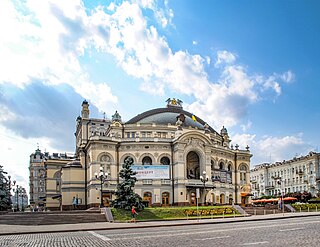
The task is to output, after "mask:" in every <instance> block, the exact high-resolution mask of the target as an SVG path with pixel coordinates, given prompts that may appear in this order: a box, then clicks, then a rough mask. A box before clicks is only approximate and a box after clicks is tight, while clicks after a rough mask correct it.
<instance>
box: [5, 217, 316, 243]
mask: <svg viewBox="0 0 320 247" xmlns="http://www.w3.org/2000/svg"><path fill="white" fill-rule="evenodd" d="M137 224H139V223H137ZM319 232H320V216H314V217H307V218H296V219H280V220H268V221H255V222H237V223H222V224H203V225H189V226H179V227H153V228H132V229H122V230H107V231H106V230H101V231H83V232H67V233H50V234H49V233H46V234H31V235H8V236H0V246H1V247H2V246H41V247H43V246H70V247H71V246H122V247H123V246H159V247H161V246H165V247H174V246H183V247H189V246H190V247H191V246H201V247H202V246H319V243H320V234H319Z"/></svg>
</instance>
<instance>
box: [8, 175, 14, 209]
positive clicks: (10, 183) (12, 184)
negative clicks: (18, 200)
mask: <svg viewBox="0 0 320 247" xmlns="http://www.w3.org/2000/svg"><path fill="white" fill-rule="evenodd" d="M8 179H9V181H8V185H9V202H10V207H11V204H12V201H11V189H12V187H14V186H15V185H16V180H13V181H12V182H11V176H10V175H9V176H8Z"/></svg>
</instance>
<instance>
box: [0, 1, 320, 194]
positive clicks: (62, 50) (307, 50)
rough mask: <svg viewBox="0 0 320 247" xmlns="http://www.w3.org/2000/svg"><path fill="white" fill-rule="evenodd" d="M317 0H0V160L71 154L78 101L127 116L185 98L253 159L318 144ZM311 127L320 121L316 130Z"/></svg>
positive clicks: (16, 168) (19, 165)
mask: <svg viewBox="0 0 320 247" xmlns="http://www.w3.org/2000/svg"><path fill="white" fill-rule="evenodd" d="M319 9H320V2H319V1H316V0H315V1H311V0H304V1H298V0H282V1H278V0H268V1H266V0H261V1H254V0H251V1H249V0H248V1H247V0H239V1H231V0H202V1H201V2H199V1H170V0H132V1H119V0H117V1H104V0H99V1H93V0H85V1H82V0H68V1H65V0H1V1H0V54H1V59H0V145H1V149H0V150H1V155H0V163H1V164H2V165H3V166H4V170H6V171H7V172H8V173H9V174H10V175H11V176H12V177H13V179H16V180H17V182H18V184H20V185H22V186H24V187H26V188H27V189H28V177H29V171H28V166H29V156H30V154H31V153H33V152H34V151H35V149H36V148H37V146H39V148H40V149H41V150H42V151H48V152H50V153H53V152H59V153H65V152H68V153H69V152H70V153H73V152H74V151H75V137H74V132H75V126H76V118H77V117H78V116H79V115H80V112H81V103H82V101H83V100H84V99H86V100H87V101H88V102H89V104H90V114H91V117H95V118H102V117H103V113H104V112H105V113H106V117H107V118H111V115H112V114H113V113H114V112H115V111H116V110H117V111H118V112H119V113H120V115H121V116H122V119H123V120H124V121H127V120H129V119H131V118H132V117H134V116H135V115H137V114H139V113H142V112H144V111H146V110H150V109H153V108H160V107H164V106H165V105H166V103H165V101H166V99H168V98H178V99H181V100H182V101H183V107H184V109H185V110H187V111H189V112H191V113H193V114H195V115H196V116H199V117H200V118H202V119H204V120H205V121H207V122H208V123H209V124H210V125H211V126H212V127H213V128H214V129H216V130H217V131H220V130H221V128H222V126H225V127H226V128H227V129H228V133H229V136H230V138H231V139H232V144H233V145H235V144H239V145H240V148H242V149H244V148H245V146H246V145H249V146H250V151H251V152H252V154H253V157H252V159H251V166H252V167H253V166H254V165H257V164H260V163H263V162H275V161H282V160H284V159H291V158H293V157H295V156H300V155H306V154H308V152H310V151H317V152H319V151H320V142H319V140H320V134H319V133H320V132H319V121H320V111H319V106H320V96H319V95H320V94H319V92H320V83H319V78H320V59H319V57H320V48H319V44H320V17H319V13H318V10H319ZM317 127H318V128H317Z"/></svg>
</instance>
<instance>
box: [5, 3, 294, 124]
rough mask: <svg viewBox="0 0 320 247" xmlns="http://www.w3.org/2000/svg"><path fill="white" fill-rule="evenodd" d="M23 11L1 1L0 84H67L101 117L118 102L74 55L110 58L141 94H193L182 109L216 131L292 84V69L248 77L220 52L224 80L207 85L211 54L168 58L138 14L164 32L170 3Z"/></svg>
mask: <svg viewBox="0 0 320 247" xmlns="http://www.w3.org/2000/svg"><path fill="white" fill-rule="evenodd" d="M23 6H24V8H25V10H27V11H24V12H21V11H18V10H17V9H15V8H14V5H13V4H12V2H10V1H8V0H4V1H1V3H0V11H1V10H2V9H4V8H5V9H7V11H2V13H1V14H3V15H0V23H1V24H0V25H1V26H0V31H1V33H3V34H5V35H1V36H0V37H1V38H0V52H1V54H4V55H3V56H4V57H8V58H11V59H7V60H2V61H1V62H0V67H1V70H2V71H4V72H3V73H1V75H0V83H1V82H11V83H13V84H15V85H18V86H23V85H25V84H26V83H30V81H31V78H37V79H39V80H42V81H44V82H45V83H47V84H49V85H56V84H60V83H68V84H69V85H71V86H72V87H73V88H74V89H75V91H76V92H78V93H80V94H81V95H82V96H83V97H85V98H87V99H89V100H91V101H92V102H93V103H94V104H95V105H97V106H98V107H99V109H100V110H102V111H105V109H106V107H107V105H108V104H110V103H111V104H114V103H115V102H116V101H117V98H116V97H115V96H113V94H112V92H111V88H110V87H109V86H108V85H107V83H106V82H102V83H101V82H99V83H98V82H93V81H91V80H90V77H89V75H88V74H87V73H86V72H85V71H84V70H83V69H82V67H81V64H80V62H79V57H81V56H82V55H83V54H84V53H85V51H86V50H89V49H96V50H97V51H99V52H106V53H109V54H112V55H113V56H114V57H115V59H116V61H117V63H118V65H119V66H120V67H121V68H122V69H123V70H124V71H125V72H126V73H127V74H128V75H130V76H133V77H136V78H140V79H142V80H143V83H142V85H141V87H140V88H141V89H142V90H144V91H147V92H150V93H153V94H156V93H158V94H163V93H164V91H165V89H166V88H168V89H169V90H171V91H173V92H174V93H175V92H176V93H180V94H185V95H190V96H192V97H193V98H194V99H195V101H194V102H193V103H191V104H190V105H188V107H186V108H187V110H190V111H192V112H194V113H195V114H197V115H199V116H200V117H203V118H205V119H208V121H209V123H210V124H211V125H213V126H216V127H221V126H222V125H225V126H227V127H231V126H233V125H235V124H237V123H238V122H239V120H240V119H242V118H243V117H244V116H245V115H246V114H247V109H248V106H249V105H250V104H252V103H255V102H256V101H257V100H259V98H260V97H263V92H265V91H271V92H274V93H275V94H276V95H280V94H281V84H280V83H279V80H282V81H285V82H289V81H291V80H292V79H293V78H294V75H293V73H292V72H291V71H288V72H286V73H283V74H281V75H278V74H275V73H274V74H273V75H271V76H264V75H250V74H249V73H248V72H247V69H246V68H245V67H244V66H240V65H237V64H236V58H237V55H235V54H234V53H231V52H229V51H226V50H221V51H218V52H217V61H216V63H215V67H219V71H220V72H221V74H220V75H219V78H218V80H217V81H216V82H212V81H210V80H209V79H208V75H207V72H206V65H207V64H210V58H209V57H208V56H206V57H202V56H200V55H197V54H190V53H189V52H187V51H182V50H180V51H176V52H173V51H172V50H171V48H170V46H169V44H168V42H167V41H166V38H165V37H164V36H161V35H159V32H158V30H157V29H156V27H155V26H153V25H150V23H149V22H148V19H147V18H146V17H145V16H143V11H142V9H143V8H148V9H150V10H152V11H153V13H154V16H155V18H156V19H158V20H160V22H161V23H162V26H163V27H166V25H167V24H168V23H170V21H171V20H172V18H173V12H172V10H171V9H170V8H169V7H168V2H167V1H164V2H163V7H162V8H159V7H158V5H157V2H155V1H152V0H141V1H132V2H127V1H125V2H123V3H120V4H118V5H116V4H113V3H111V4H110V5H109V6H107V7H103V6H98V7H97V8H96V9H94V10H92V11H91V12H90V13H88V12H87V11H86V9H85V7H84V5H83V3H82V1H81V0H73V1H53V0H52V1H49V0H48V1H41V3H39V1H36V0H29V1H27V2H26V4H25V5H23ZM162 18H164V19H165V20H164V19H163V20H161V19H162ZM7 19H8V20H7ZM4 23H6V24H7V23H9V25H10V28H7V26H6V25H4ZM10 30H16V32H9V31H10ZM3 37H4V38H3ZM8 44H10V45H8Z"/></svg>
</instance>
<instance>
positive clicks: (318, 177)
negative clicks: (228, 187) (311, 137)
mask: <svg viewBox="0 0 320 247" xmlns="http://www.w3.org/2000/svg"><path fill="white" fill-rule="evenodd" d="M250 180H251V185H252V188H251V189H252V193H253V195H254V197H255V198H259V197H261V196H263V195H273V196H278V195H280V194H281V193H282V191H283V193H284V194H287V193H291V192H305V191H306V192H310V193H311V195H312V196H315V195H316V194H318V193H319V190H320V153H316V152H310V153H309V154H308V155H305V156H301V157H295V158H293V159H291V160H287V161H285V160H284V161H282V162H276V163H274V164H269V163H265V164H260V165H257V166H255V167H254V168H253V169H252V170H251V178H250ZM281 185H282V188H281ZM281 190H282V191H281Z"/></svg>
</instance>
